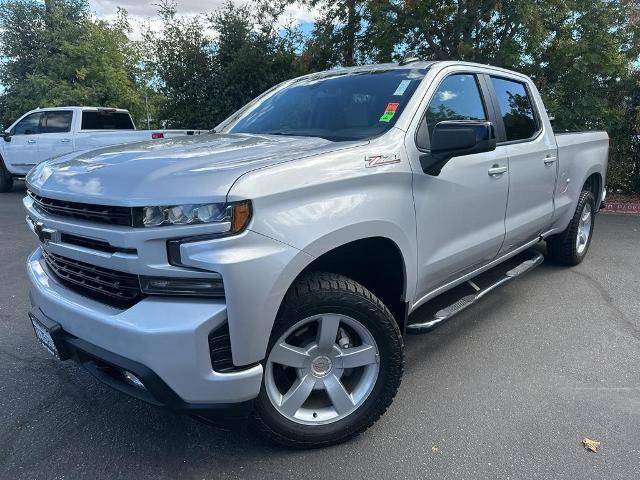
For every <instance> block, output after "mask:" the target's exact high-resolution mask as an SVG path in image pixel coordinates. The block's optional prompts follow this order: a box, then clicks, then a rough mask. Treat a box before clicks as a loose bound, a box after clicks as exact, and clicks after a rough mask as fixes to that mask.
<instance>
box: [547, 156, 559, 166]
mask: <svg viewBox="0 0 640 480" xmlns="http://www.w3.org/2000/svg"><path fill="white" fill-rule="evenodd" d="M557 159H558V157H546V158H545V159H544V164H545V165H553V164H554V163H555V162H556V160H557Z"/></svg>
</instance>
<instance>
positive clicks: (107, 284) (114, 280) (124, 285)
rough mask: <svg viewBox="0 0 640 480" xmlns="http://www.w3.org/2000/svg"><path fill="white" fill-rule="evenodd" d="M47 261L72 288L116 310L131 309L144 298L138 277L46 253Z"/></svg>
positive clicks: (44, 253)
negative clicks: (118, 308)
mask: <svg viewBox="0 0 640 480" xmlns="http://www.w3.org/2000/svg"><path fill="white" fill-rule="evenodd" d="M42 255H43V256H44V259H45V262H46V264H47V266H48V267H49V269H50V270H51V271H52V272H53V273H54V274H55V276H56V277H57V278H58V279H59V280H60V281H61V282H62V283H63V284H64V285H65V286H67V287H68V288H69V289H71V290H73V291H75V292H78V293H80V294H81V295H85V296H88V297H93V298H95V299H96V300H99V301H101V302H103V303H107V304H109V305H113V306H116V307H125V306H131V305H133V304H134V303H136V302H137V301H139V300H140V299H141V298H142V291H141V290H140V283H139V281H138V276H137V275H133V274H131V273H124V272H117V271H115V270H110V269H108V268H102V267H96V266H94V265H89V264H88V263H84V262H79V261H77V260H71V259H69V258H66V257H62V256H60V255H56V254H55V253H50V252H47V251H45V250H44V249H43V250H42Z"/></svg>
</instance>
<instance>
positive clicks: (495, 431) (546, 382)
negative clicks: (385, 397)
mask: <svg viewBox="0 0 640 480" xmlns="http://www.w3.org/2000/svg"><path fill="white" fill-rule="evenodd" d="M23 195H24V190H23V189H21V185H18V186H17V187H16V188H15V189H14V192H13V193H9V194H0V258H1V259H2V267H1V269H0V412H1V413H0V479H3V480H4V479H21V478H24V479H39V478H42V479H53V478H65V479H77V478H91V479H97V478H105V479H107V478H108V479H118V478H135V479H147V478H148V479H164V478H186V479H205V478H261V479H263V478H298V479H299V478H305V479H332V478H338V479H344V478H376V479H379V478H383V479H386V478H412V479H413V478H420V479H426V478H434V479H436V478H437V479H449V478H451V479H454V478H455V479H485V478H486V479H498V478H499V479H508V478H511V479H533V478H545V479H564V478H569V479H596V478H598V479H637V478H640V314H639V312H640V217H638V216H630V215H600V216H598V218H597V220H596V230H595V235H594V239H593V243H592V245H591V250H590V252H589V255H588V258H587V259H586V260H585V262H583V263H582V264H581V265H579V266H578V267H575V268H573V269H566V268H559V267H555V266H553V265H549V264H547V263H545V264H543V266H541V267H539V268H538V269H536V270H534V271H533V272H531V273H529V274H527V275H526V276H525V277H524V278H522V279H519V280H517V281H515V282H512V283H510V284H508V285H506V286H505V287H503V288H501V289H499V290H498V291H497V292H494V293H493V294H491V295H490V296H489V297H487V298H486V299H484V300H483V301H482V302H481V303H480V304H478V305H476V306H475V307H473V308H471V309H470V310H467V311H466V312H463V313H462V314H461V315H459V316H458V317H456V318H455V319H453V320H451V321H450V322H449V323H447V324H446V325H444V326H442V327H441V328H439V329H437V330H436V331H434V332H433V333H431V334H429V335H426V336H421V337H409V338H407V340H406V344H407V349H406V371H405V376H404V380H403V383H402V385H401V387H400V391H399V393H398V395H397V397H396V399H395V402H394V404H393V405H392V407H391V409H390V410H389V411H388V412H387V414H386V415H385V416H384V417H383V418H382V419H381V420H380V421H379V422H378V423H377V424H376V425H375V426H374V427H373V428H371V429H370V430H368V431H367V432H366V433H365V434H364V435H362V436H360V437H359V438H357V439H355V440H353V441H351V442H349V443H347V444H344V445H341V446H337V447H332V448H328V449H324V450H315V451H303V452H298V451H290V450H284V449H281V448H278V447H275V446H273V445H271V444H268V443H266V442H264V441H263V440H261V439H259V438H256V437H255V435H252V434H251V433H247V432H242V431H240V432H224V431H220V430H217V429H214V428H212V427H209V426H206V425H202V424H200V423H198V422H196V421H195V420H192V419H190V418H188V417H183V416H178V415H175V414H173V413H170V412H166V411H163V410H160V409H158V408H155V407H152V406H148V405H145V404H143V403H140V402H138V401H136V400H131V399H129V398H127V397H126V396H124V395H122V394H120V393H117V392H114V391H112V390H110V389H109V388H107V387H104V386H102V385H100V384H98V383H96V381H95V380H94V379H93V378H92V377H91V376H90V375H89V374H87V373H85V372H84V371H82V370H81V369H80V368H79V367H77V366H76V365H74V364H73V363H70V362H65V363H59V362H56V361H55V360H53V358H51V357H50V356H49V355H48V354H47V353H46V352H45V351H44V349H43V348H42V347H40V346H39V345H38V344H37V343H36V340H35V337H34V334H33V331H32V329H31V326H30V324H29V322H28V320H27V316H26V312H27V310H28V302H29V301H28V292H27V282H26V278H25V273H24V260H25V258H26V256H27V254H28V253H29V252H30V251H31V250H32V249H33V248H35V246H36V239H35V237H33V235H32V234H31V233H30V232H29V231H28V229H27V227H26V225H25V223H24V215H23V211H22V207H21V198H22V196H23ZM417 315H420V312H418V313H417ZM584 437H589V438H592V439H595V440H598V441H600V442H601V446H600V449H599V451H598V452H597V453H592V452H589V451H586V450H585V449H584V448H583V447H582V445H581V443H580V442H581V440H582V439H583V438H584Z"/></svg>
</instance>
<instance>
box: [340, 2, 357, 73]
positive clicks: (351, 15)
mask: <svg viewBox="0 0 640 480" xmlns="http://www.w3.org/2000/svg"><path fill="white" fill-rule="evenodd" d="M346 6H347V24H346V25H345V27H344V30H343V32H344V49H343V56H344V59H343V61H344V64H345V65H346V66H347V67H350V66H352V65H353V64H354V63H355V58H354V57H355V49H356V32H357V27H358V25H356V22H357V18H356V0H347V2H346Z"/></svg>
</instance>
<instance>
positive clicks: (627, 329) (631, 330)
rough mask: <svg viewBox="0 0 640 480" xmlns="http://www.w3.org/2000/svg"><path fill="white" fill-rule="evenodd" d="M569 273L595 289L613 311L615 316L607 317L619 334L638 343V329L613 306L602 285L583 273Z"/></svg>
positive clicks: (639, 332)
mask: <svg viewBox="0 0 640 480" xmlns="http://www.w3.org/2000/svg"><path fill="white" fill-rule="evenodd" d="M571 273H573V274H574V275H578V276H579V277H582V278H584V279H585V280H587V281H588V282H589V283H590V284H591V285H593V286H594V287H595V289H596V290H597V291H598V293H599V294H600V297H601V298H602V300H604V302H605V303H606V304H607V306H608V307H609V308H610V309H611V310H613V312H614V313H615V315H614V316H613V317H612V316H609V318H610V319H612V323H614V324H615V326H616V328H617V329H618V330H619V331H620V332H621V333H623V334H625V335H631V336H632V337H633V338H635V339H636V340H637V341H640V329H639V328H638V327H636V325H635V324H634V323H633V322H632V321H631V320H629V319H628V318H627V316H626V315H625V314H624V312H623V311H622V310H620V308H618V306H617V305H616V304H615V301H614V298H613V297H612V296H611V294H610V293H609V292H608V291H607V289H606V288H605V286H604V285H602V283H600V281H598V280H596V279H595V278H593V277H592V276H591V275H589V274H587V273H584V272H578V271H576V270H571Z"/></svg>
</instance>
